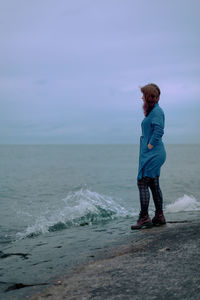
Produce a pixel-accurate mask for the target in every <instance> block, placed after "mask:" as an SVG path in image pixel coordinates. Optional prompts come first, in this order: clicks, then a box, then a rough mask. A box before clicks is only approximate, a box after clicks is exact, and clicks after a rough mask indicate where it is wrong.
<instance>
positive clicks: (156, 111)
mask: <svg viewBox="0 0 200 300" xmlns="http://www.w3.org/2000/svg"><path fill="white" fill-rule="evenodd" d="M154 115H164V111H163V109H162V108H161V107H160V105H159V104H158V103H156V105H155V107H154V109H153V110H152V116H154Z"/></svg>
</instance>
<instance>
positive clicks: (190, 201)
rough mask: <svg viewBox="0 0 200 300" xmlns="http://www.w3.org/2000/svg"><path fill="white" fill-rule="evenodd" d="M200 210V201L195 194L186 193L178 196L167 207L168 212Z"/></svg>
mask: <svg viewBox="0 0 200 300" xmlns="http://www.w3.org/2000/svg"><path fill="white" fill-rule="evenodd" d="M193 210H200V202H199V201H197V200H196V199H195V198H194V197H193V196H188V195H184V196H183V197H180V198H178V199H177V200H176V201H175V202H174V203H171V204H168V205H166V207H165V211H166V212H170V213H171V212H172V213H173V212H181V211H193Z"/></svg>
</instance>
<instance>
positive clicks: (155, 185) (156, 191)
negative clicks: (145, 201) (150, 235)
mask: <svg viewBox="0 0 200 300" xmlns="http://www.w3.org/2000/svg"><path fill="white" fill-rule="evenodd" d="M149 187H150V189H151V192H152V196H153V201H154V205H155V208H156V211H155V216H154V217H153V219H152V222H153V224H154V225H164V224H166V220H165V216H164V214H163V196H162V192H161V189H160V185H159V176H156V177H155V178H152V179H151V181H150V183H149Z"/></svg>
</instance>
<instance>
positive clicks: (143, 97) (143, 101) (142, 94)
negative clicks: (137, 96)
mask: <svg viewBox="0 0 200 300" xmlns="http://www.w3.org/2000/svg"><path fill="white" fill-rule="evenodd" d="M142 100H143V102H144V101H145V98H144V94H142Z"/></svg>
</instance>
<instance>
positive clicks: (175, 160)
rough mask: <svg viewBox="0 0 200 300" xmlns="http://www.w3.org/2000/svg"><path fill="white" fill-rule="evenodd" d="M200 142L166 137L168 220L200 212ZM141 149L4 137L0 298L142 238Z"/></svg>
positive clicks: (31, 289) (25, 291) (37, 286)
mask: <svg viewBox="0 0 200 300" xmlns="http://www.w3.org/2000/svg"><path fill="white" fill-rule="evenodd" d="M199 146H200V145H194V144H185V145H181V144H177V145H176V144H167V145H165V148H166V152H167V159H166V162H165V164H164V165H163V166H162V168H161V176H160V186H161V190H162V193H163V199H164V213H165V216H166V219H167V221H168V222H171V223H173V222H186V226H187V222H189V221H191V220H195V219H199V216H200V176H199V169H200V155H199ZM138 156H139V146H138V145H134V144H130V145H124V144H123V145H0V299H3V300H4V299H25V298H26V297H28V296H29V295H31V294H32V293H35V292H38V291H40V290H42V289H44V288H46V287H47V286H49V285H50V284H52V283H55V282H56V280H57V278H59V276H60V275H61V274H67V273H68V272H70V271H71V270H73V268H75V267H76V266H79V265H81V264H83V263H85V262H86V261H92V260H94V259H95V258H96V256H97V253H98V251H100V252H101V254H103V253H106V251H107V250H108V249H110V248H112V247H116V246H117V245H118V242H119V241H122V240H123V241H126V239H127V238H128V237H130V236H131V237H132V238H133V240H134V238H137V236H138V234H139V233H138V231H131V229H130V227H131V225H133V224H134V223H135V222H136V221H137V218H138V213H139V211H140V205H139V194H138V188H137V181H136V178H137V170H138ZM149 213H150V216H151V217H153V215H154V205H153V201H152V198H151V200H150V207H149Z"/></svg>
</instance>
